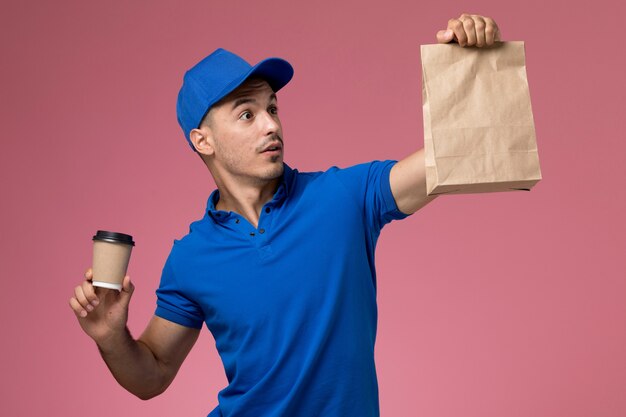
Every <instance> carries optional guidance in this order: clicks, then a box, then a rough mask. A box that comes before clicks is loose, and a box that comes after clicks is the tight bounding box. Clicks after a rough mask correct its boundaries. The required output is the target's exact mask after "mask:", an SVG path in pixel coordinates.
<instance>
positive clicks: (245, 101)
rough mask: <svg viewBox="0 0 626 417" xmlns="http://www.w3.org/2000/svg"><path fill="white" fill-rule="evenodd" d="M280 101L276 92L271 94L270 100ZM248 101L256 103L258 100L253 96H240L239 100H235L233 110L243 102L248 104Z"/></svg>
mask: <svg viewBox="0 0 626 417" xmlns="http://www.w3.org/2000/svg"><path fill="white" fill-rule="evenodd" d="M272 100H274V101H278V97H277V96H276V93H272V94H271V95H270V101H272ZM246 103H256V100H255V99H253V98H252V97H245V96H244V97H241V98H238V99H237V100H235V102H234V103H233V107H232V110H235V109H236V108H237V107H239V106H241V105H242V104H246Z"/></svg>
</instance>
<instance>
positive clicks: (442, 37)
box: [437, 29, 454, 43]
mask: <svg viewBox="0 0 626 417" xmlns="http://www.w3.org/2000/svg"><path fill="white" fill-rule="evenodd" d="M453 40H454V32H453V31H452V29H446V30H440V31H439V32H437V42H439V43H449V42H451V41H453Z"/></svg>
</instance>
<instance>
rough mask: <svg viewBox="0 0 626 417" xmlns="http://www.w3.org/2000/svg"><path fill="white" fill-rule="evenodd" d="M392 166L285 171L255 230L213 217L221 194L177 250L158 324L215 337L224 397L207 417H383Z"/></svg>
mask: <svg viewBox="0 0 626 417" xmlns="http://www.w3.org/2000/svg"><path fill="white" fill-rule="evenodd" d="M394 163H395V161H382V162H381V161H374V162H371V163H366V164H360V165H356V166H353V167H350V168H345V169H340V168H337V167H332V168H330V169H329V170H327V171H325V172H311V173H308V172H307V173H304V172H298V171H297V170H295V169H291V168H289V166H287V165H285V171H284V175H283V178H282V183H281V184H280V185H279V187H278V190H277V191H276V193H275V195H274V197H273V199H272V200H271V201H270V202H268V203H267V204H265V206H264V207H263V210H262V212H261V217H260V219H259V224H258V227H257V228H254V226H252V225H251V224H250V223H249V222H248V221H247V220H246V219H245V218H243V217H242V216H240V215H239V214H237V213H233V212H226V211H220V210H216V209H215V204H216V203H217V201H218V200H219V192H218V191H217V190H216V191H214V192H213V193H212V194H211V196H210V197H209V200H208V204H207V210H206V211H205V213H204V217H203V218H202V219H201V220H199V221H196V222H194V223H192V224H191V225H190V231H189V234H187V235H186V236H185V237H183V238H182V239H180V240H175V241H174V245H173V247H172V251H171V253H170V255H169V257H168V258H167V261H166V263H165V266H164V268H163V274H162V277H161V284H160V287H159V288H158V290H157V309H156V315H157V316H159V317H162V318H164V319H166V320H170V321H173V322H175V323H178V324H181V325H183V326H188V327H194V328H200V327H201V326H202V324H203V323H206V326H207V328H208V329H209V330H210V331H211V333H212V334H213V337H214V339H215V343H216V348H217V350H218V352H219V355H220V357H221V359H222V362H223V364H224V370H225V372H226V377H227V379H228V385H227V386H226V387H225V388H224V389H223V390H221V391H220V392H219V393H218V405H217V407H216V408H215V409H214V410H213V411H212V412H211V413H210V414H209V417H321V416H324V417H375V416H379V403H378V383H377V379H376V368H375V364H374V343H375V340H376V324H377V306H376V272H375V269H374V249H375V247H376V241H377V239H378V236H379V233H380V231H381V229H382V227H383V226H384V225H385V224H387V223H389V222H390V221H392V220H394V219H401V218H404V217H406V214H404V213H402V212H400V211H399V210H398V209H397V206H396V203H395V201H394V199H393V195H392V194H391V188H390V185H389V172H390V170H391V167H392V166H393V164H394Z"/></svg>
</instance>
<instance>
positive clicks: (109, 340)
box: [94, 326, 134, 355]
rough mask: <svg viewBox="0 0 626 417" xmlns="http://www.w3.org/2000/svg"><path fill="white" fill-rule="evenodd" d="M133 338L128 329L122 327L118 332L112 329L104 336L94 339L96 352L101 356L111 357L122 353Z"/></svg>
mask: <svg viewBox="0 0 626 417" xmlns="http://www.w3.org/2000/svg"><path fill="white" fill-rule="evenodd" d="M133 341H134V340H133V337H132V336H131V334H130V330H128V327H126V326H124V327H123V328H121V329H119V330H114V329H112V330H111V331H110V332H108V333H107V334H106V335H102V336H101V337H98V338H94V342H96V346H98V350H99V351H100V353H102V354H103V355H111V354H114V353H115V352H119V351H123V350H124V348H125V347H127V346H129V345H131V344H132V343H133Z"/></svg>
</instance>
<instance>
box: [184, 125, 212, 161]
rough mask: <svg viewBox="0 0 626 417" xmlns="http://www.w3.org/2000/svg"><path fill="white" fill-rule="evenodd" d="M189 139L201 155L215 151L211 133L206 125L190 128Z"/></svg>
mask: <svg viewBox="0 0 626 417" xmlns="http://www.w3.org/2000/svg"><path fill="white" fill-rule="evenodd" d="M189 139H190V140H191V143H193V146H194V148H196V151H197V152H198V153H201V154H203V155H213V154H214V153H215V149H214V147H213V133H212V132H211V129H210V128H209V127H208V126H201V127H199V128H197V129H191V132H189Z"/></svg>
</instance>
